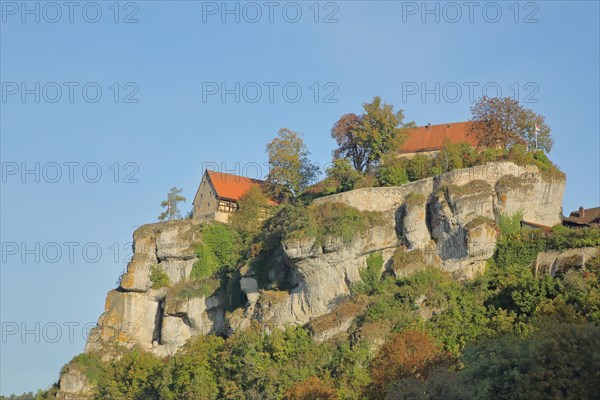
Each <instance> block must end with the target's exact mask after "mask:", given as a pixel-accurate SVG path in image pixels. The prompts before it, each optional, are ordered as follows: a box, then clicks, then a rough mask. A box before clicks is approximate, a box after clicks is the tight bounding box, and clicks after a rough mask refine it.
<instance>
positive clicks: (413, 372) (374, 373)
mask: <svg viewBox="0 0 600 400" xmlns="http://www.w3.org/2000/svg"><path fill="white" fill-rule="evenodd" d="M441 359H442V350H441V349H440V348H439V347H438V345H437V344H436V343H435V340H434V339H433V338H432V337H431V336H429V335H428V334H427V333H426V332H423V331H416V330H410V331H405V332H402V333H400V334H397V335H395V336H393V337H392V338H391V339H390V340H389V341H388V342H387V343H385V344H384V345H383V347H382V348H381V349H380V350H379V352H378V354H377V356H375V358H374V359H373V362H372V364H371V378H372V379H373V381H372V385H371V388H370V389H369V393H368V394H369V396H371V398H374V399H382V398H384V397H385V392H386V389H387V386H388V385H389V384H390V383H391V382H394V381H397V380H399V379H402V378H407V377H410V376H415V377H416V378H417V379H423V378H425V377H426V376H427V373H428V371H429V370H430V369H431V368H432V367H433V366H434V365H435V364H436V363H437V362H439V361H440V360H441Z"/></svg>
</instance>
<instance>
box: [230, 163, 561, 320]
mask: <svg viewBox="0 0 600 400" xmlns="http://www.w3.org/2000/svg"><path fill="white" fill-rule="evenodd" d="M564 185H565V179H564V178H549V177H546V176H545V175H544V174H542V173H541V172H540V171H539V170H538V169H537V167H535V166H518V165H516V164H513V163H510V162H506V163H489V164H487V165H483V166H477V167H473V168H468V169H462V170H456V171H452V172H449V173H446V174H443V175H440V176H437V177H435V178H429V179H423V180H420V181H416V182H412V183H408V184H405V185H402V186H399V187H377V188H363V189H357V190H353V191H349V192H344V193H339V194H335V195H331V196H327V197H323V198H320V199H317V200H315V204H319V203H323V202H341V203H345V204H347V205H350V206H353V207H355V208H357V209H359V210H362V211H380V212H383V213H384V215H385V216H386V223H385V224H384V225H383V226H379V227H376V228H373V229H371V230H370V231H368V232H367V233H366V234H364V235H360V236H358V237H356V238H355V240H354V241H353V242H352V243H343V242H342V241H341V240H339V239H338V240H336V239H330V240H329V241H326V242H325V243H324V244H323V245H321V246H316V245H315V243H314V240H312V239H307V240H294V241H288V242H284V243H283V248H284V253H285V257H284V262H285V264H286V266H287V271H288V279H289V282H290V283H291V285H292V286H293V289H292V290H290V291H289V293H288V292H284V293H280V294H279V295H278V296H274V295H272V294H271V293H267V292H263V294H264V295H261V296H258V297H253V298H252V299H253V301H249V303H248V305H247V307H246V308H245V309H244V310H243V312H238V313H237V314H234V316H233V317H232V318H230V321H229V322H230V324H231V325H232V327H233V328H234V329H235V328H240V327H243V326H245V325H247V324H248V323H249V322H250V321H252V320H255V321H259V322H260V323H261V324H263V325H264V326H265V327H281V326H284V325H286V324H299V325H303V324H306V323H308V322H309V321H310V320H311V319H312V318H315V317H319V316H322V315H325V314H327V313H331V312H334V313H335V312H337V311H336V309H337V308H338V307H339V305H340V304H341V303H343V302H344V300H345V299H346V298H347V297H348V295H349V294H350V288H351V286H352V285H353V284H354V283H356V282H358V281H359V280H360V279H361V278H360V271H361V270H362V269H363V268H364V267H365V265H366V259H367V256H368V255H369V254H371V253H374V252H382V255H383V261H384V262H383V265H382V269H388V270H390V272H392V273H395V274H397V275H403V274H409V273H410V272H412V271H414V270H415V269H417V268H422V267H424V266H426V265H435V266H437V267H439V268H441V269H442V270H445V271H448V272H450V273H452V274H453V275H454V276H455V277H456V278H457V279H470V278H473V277H474V276H475V275H476V274H477V273H479V272H481V271H482V269H483V268H484V266H485V262H486V260H487V259H488V258H490V257H491V256H492V255H493V253H494V250H495V244H496V237H497V234H498V231H497V229H496V222H497V221H498V220H499V218H500V216H501V215H512V214H514V213H517V212H521V213H523V219H524V220H526V221H529V222H533V223H536V224H540V225H546V226H552V225H555V224H558V223H560V221H561V220H560V218H561V217H560V215H561V211H562V209H561V208H562V197H563V192H564ZM399 252H400V253H404V254H401V256H400V257H398V258H397V259H396V260H398V259H401V260H403V261H404V262H396V263H394V262H393V260H392V258H393V256H394V254H397V253H399ZM247 279H251V278H247ZM254 286H255V285H254ZM249 299H250V298H249Z"/></svg>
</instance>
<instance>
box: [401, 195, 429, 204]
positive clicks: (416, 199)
mask: <svg viewBox="0 0 600 400" xmlns="http://www.w3.org/2000/svg"><path fill="white" fill-rule="evenodd" d="M426 200H427V199H426V197H425V195H423V194H421V193H415V192H410V193H409V194H407V195H406V197H405V198H404V204H405V205H406V206H407V207H415V206H421V205H424V204H425V202H426Z"/></svg>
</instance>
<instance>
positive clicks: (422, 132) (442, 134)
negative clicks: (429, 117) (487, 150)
mask: <svg viewBox="0 0 600 400" xmlns="http://www.w3.org/2000/svg"><path fill="white" fill-rule="evenodd" d="M468 126H469V122H453V123H450V124H438V125H431V126H430V127H429V128H427V126H419V127H418V128H414V129H411V130H410V131H408V136H407V137H406V140H405V141H404V143H403V144H402V146H401V147H400V150H399V153H400V154H403V153H417V152H421V151H435V150H440V149H441V148H442V146H443V145H444V141H445V140H446V139H447V140H449V141H450V143H469V144H471V145H473V146H475V145H476V144H477V141H476V140H475V139H474V138H473V137H471V136H468V135H467V128H468Z"/></svg>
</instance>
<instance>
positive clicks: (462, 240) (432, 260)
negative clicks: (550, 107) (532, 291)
mask: <svg viewBox="0 0 600 400" xmlns="http://www.w3.org/2000/svg"><path fill="white" fill-rule="evenodd" d="M564 185H565V179H564V178H549V177H547V176H545V175H544V174H542V173H540V171H538V169H537V168H536V167H534V166H518V165H516V164H513V163H508V162H507V163H489V164H487V165H484V166H478V167H473V168H469V169H463V170H457V171H453V172H450V173H446V174H443V175H441V176H438V177H435V178H429V179H423V180H420V181H417V182H412V183H409V184H406V185H403V186H399V187H386V188H364V189H357V190H353V191H350V192H344V193H340V194H336V195H332V196H327V197H324V198H320V199H317V200H316V201H315V203H316V204H319V203H323V202H340V203H345V204H347V205H350V206H353V207H356V208H357V209H359V210H363V211H366V210H369V211H380V212H382V213H383V215H384V216H385V221H384V223H383V224H381V225H379V226H376V227H374V228H372V229H370V230H368V231H367V232H365V233H364V234H358V235H357V236H356V237H355V238H354V239H353V240H352V241H350V242H347V241H346V242H344V241H342V240H341V239H336V238H327V239H326V240H325V241H323V242H322V243H319V244H317V243H316V242H315V240H314V239H300V240H289V241H286V242H284V243H282V250H283V256H282V257H280V259H279V258H278V259H277V260H275V261H276V262H275V264H276V267H275V269H276V270H277V271H271V274H270V275H271V276H275V275H277V276H278V279H279V280H283V281H285V282H286V287H289V288H291V289H289V290H274V288H273V287H269V286H266V287H259V283H258V281H257V279H256V278H255V276H254V271H252V270H248V271H245V272H244V275H243V276H242V277H241V280H240V281H239V285H240V289H241V291H242V292H243V293H245V296H246V299H247V303H246V304H245V305H244V306H243V307H241V308H238V309H237V310H235V311H234V312H232V313H228V314H227V315H226V313H225V299H224V298H223V295H212V296H209V297H195V298H190V299H188V300H186V301H178V302H175V303H174V302H172V301H169V296H168V294H167V289H166V288H160V289H153V288H152V286H153V282H152V280H151V279H150V276H151V270H152V268H153V266H156V265H158V266H160V267H161V268H162V269H163V270H164V271H165V272H166V274H167V275H168V277H169V281H170V283H171V284H172V285H174V284H177V283H178V282H181V281H184V280H186V279H187V278H189V276H190V273H191V270H192V265H193V264H194V262H195V261H196V257H197V256H196V254H195V252H194V247H195V244H196V243H198V242H199V241H200V240H201V234H200V225H199V222H197V221H194V220H180V221H170V222H164V223H157V224H151V225H145V226H143V227H141V228H139V229H138V230H136V232H135V233H134V244H133V250H134V254H133V257H132V259H131V261H130V263H129V264H128V266H127V270H126V273H125V274H124V275H123V277H122V279H121V282H120V286H119V287H118V288H117V289H115V290H112V291H111V292H109V293H108V295H107V298H106V305H105V311H104V313H103V314H102V315H101V316H100V318H99V320H98V325H97V327H96V328H94V330H93V331H92V332H91V334H90V336H89V339H88V343H87V345H86V351H100V352H101V353H102V354H103V355H104V357H105V358H106V359H108V358H111V357H115V356H117V355H118V351H119V349H120V348H123V347H124V348H131V347H133V346H135V345H138V346H141V347H143V348H145V349H147V350H148V351H152V352H154V353H155V354H157V355H161V356H164V355H170V354H173V353H174V352H176V351H177V349H178V348H180V347H181V346H182V345H183V344H184V343H185V341H186V340H187V339H189V338H190V337H192V336H194V335H198V334H208V333H218V334H229V333H231V332H232V331H235V330H237V329H243V328H244V327H245V326H247V325H248V324H249V323H251V322H252V321H257V322H258V323H260V324H261V325H262V326H264V327H265V328H267V329H274V328H277V327H282V326H285V325H287V324H296V325H304V324H307V323H310V322H311V321H313V322H314V321H318V320H316V318H321V320H323V319H327V320H332V321H335V326H336V327H337V328H336V329H337V330H338V331H339V330H340V329H342V330H343V329H344V327H347V326H348V321H349V320H351V318H352V310H353V309H354V308H356V307H348V306H344V304H346V305H347V304H348V303H347V302H345V300H346V299H347V298H348V297H349V295H350V288H351V287H352V285H353V284H355V283H356V282H358V281H360V280H361V275H360V272H361V271H362V270H363V269H364V268H365V266H366V262H367V261H366V260H367V258H368V256H369V255H370V254H373V253H375V252H380V253H381V254H382V258H383V263H382V265H381V268H382V270H383V269H387V270H389V271H390V272H391V273H394V274H397V275H403V274H410V273H411V272H412V271H414V270H416V269H418V268H422V267H423V266H426V265H434V266H437V267H439V268H441V269H442V270H445V271H448V272H449V273H452V274H453V275H454V276H455V277H456V278H457V279H469V278H472V277H473V276H475V275H476V274H477V273H478V272H480V271H481V270H482V269H483V267H484V265H485V261H486V260H487V259H488V258H489V257H490V256H491V255H492V254H493V252H494V250H495V243H496V237H497V229H496V222H497V221H498V219H499V217H500V216H501V215H510V214H513V213H516V212H522V213H523V219H525V220H527V221H529V222H533V223H537V224H541V225H547V226H552V225H555V224H558V223H560V214H561V203H562V196H563V191H564ZM399 260H401V261H399ZM540 263H541V262H540ZM540 265H541V264H540ZM544 265H545V264H544ZM267 288H269V289H270V290H266V289H267ZM340 310H343V311H344V312H340ZM340 327H341V328H340ZM334 333H335V332H329V333H328V332H321V334H320V336H319V338H321V339H323V338H326V337H329V336H330V335H331V334H334ZM115 344H116V345H120V346H115ZM71 375H73V374H71ZM71 375H69V373H68V371H67V373H66V374H64V375H63V377H61V387H63V383H64V386H65V387H78V388H79V386H81V385H80V384H79V383H78V384H77V385H73V384H70V383H69V382H70V381H73V380H77V379H75V378H77V377H75V376H71ZM63 381H64V382H63Z"/></svg>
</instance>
